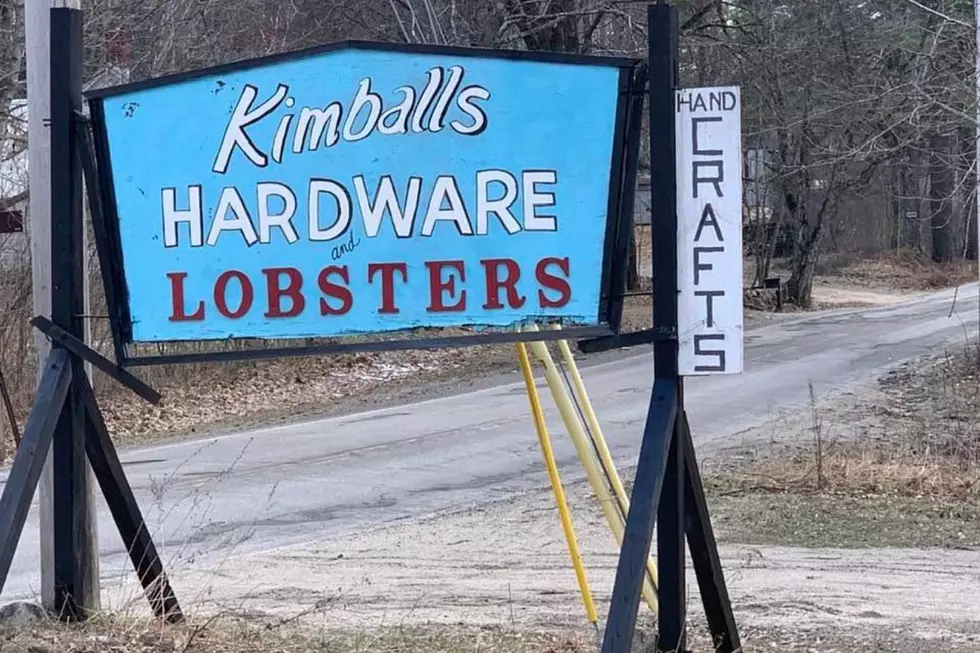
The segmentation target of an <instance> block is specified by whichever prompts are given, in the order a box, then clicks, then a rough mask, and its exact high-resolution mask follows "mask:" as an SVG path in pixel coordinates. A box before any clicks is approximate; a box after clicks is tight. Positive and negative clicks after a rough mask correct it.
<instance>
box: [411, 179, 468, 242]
mask: <svg viewBox="0 0 980 653" xmlns="http://www.w3.org/2000/svg"><path fill="white" fill-rule="evenodd" d="M446 202H448V206H447V207H445V208H443V204H444V203H446ZM442 220H446V221H448V222H454V223H456V229H457V230H458V231H459V233H460V234H462V235H464V236H472V235H473V227H471V226H470V219H469V216H467V215H466V207H465V206H464V205H463V198H462V197H461V196H460V194H459V188H458V187H457V186H456V179H455V177H450V176H445V175H443V176H440V177H438V178H437V179H436V183H435V188H433V190H432V197H431V198H430V199H429V208H428V209H427V210H426V212H425V221H423V222H422V235H423V236H431V235H432V231H433V229H435V226H436V222H439V221H442Z"/></svg>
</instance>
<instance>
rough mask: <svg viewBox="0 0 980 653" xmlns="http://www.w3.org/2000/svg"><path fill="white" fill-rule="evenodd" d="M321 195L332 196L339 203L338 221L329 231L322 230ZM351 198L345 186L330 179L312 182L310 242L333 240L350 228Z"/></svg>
mask: <svg viewBox="0 0 980 653" xmlns="http://www.w3.org/2000/svg"><path fill="white" fill-rule="evenodd" d="M320 193H327V194H328V195H332V196H333V198H334V200H336V202H337V219H336V220H334V222H333V224H331V225H330V226H329V227H328V228H327V229H321V228H320ZM350 203H351V202H350V196H348V195H347V191H346V190H345V189H344V187H343V186H341V185H340V184H338V183H337V182H335V181H332V180H330V179H313V180H311V181H310V240H316V241H320V240H333V239H334V238H338V237H339V236H341V235H343V233H344V232H345V231H347V228H348V227H349V226H350V208H351V207H350Z"/></svg>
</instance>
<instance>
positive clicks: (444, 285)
mask: <svg viewBox="0 0 980 653" xmlns="http://www.w3.org/2000/svg"><path fill="white" fill-rule="evenodd" d="M425 267H427V268H429V307H428V308H427V309H425V310H427V311H429V312H430V313H448V312H450V311H465V310H466V291H465V290H462V289H461V290H460V291H459V300H458V301H457V302H456V303H455V304H453V305H452V306H446V305H445V304H443V303H442V294H443V293H444V292H448V293H449V299H452V298H453V297H455V296H456V275H454V274H453V273H452V272H450V273H449V279H447V280H446V281H443V280H442V270H443V268H450V269H455V270H456V272H458V273H459V280H460V281H461V282H462V281H466V271H465V269H464V268H463V262H462V261H426V263H425Z"/></svg>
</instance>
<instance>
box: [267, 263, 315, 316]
mask: <svg viewBox="0 0 980 653" xmlns="http://www.w3.org/2000/svg"><path fill="white" fill-rule="evenodd" d="M262 274H264V275H265V285H266V288H267V292H268V293H269V310H268V311H266V313H265V316H266V317H296V316H297V315H299V314H300V313H302V312H303V309H304V308H306V299H305V298H304V297H303V294H302V293H301V292H300V290H302V288H303V275H302V274H300V272H299V270H297V269H295V268H268V269H265V270H262ZM282 275H286V276H287V277H289V285H288V286H286V287H285V288H282V287H280V286H279V279H280V277H282ZM283 297H289V299H290V306H289V310H288V311H284V310H282V298H283Z"/></svg>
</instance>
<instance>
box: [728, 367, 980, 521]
mask: <svg viewBox="0 0 980 653" xmlns="http://www.w3.org/2000/svg"><path fill="white" fill-rule="evenodd" d="M879 386H880V390H881V392H880V393H879V394H878V396H877V397H876V398H874V399H873V400H869V401H866V402H865V403H863V404H861V405H859V406H856V407H854V408H853V409H852V411H850V413H847V414H845V415H842V416H837V418H844V419H847V420H857V422H856V423H852V424H850V426H851V428H852V429H853V431H852V432H856V433H858V434H859V435H858V437H847V438H837V437H834V435H833V429H832V426H833V424H831V423H828V417H827V416H824V415H822V414H821V413H820V410H819V408H818V407H817V406H816V405H815V403H814V404H813V405H812V406H811V416H810V417H809V420H808V421H809V431H810V433H809V435H810V442H809V443H808V444H807V445H805V446H795V447H792V448H790V447H781V448H777V449H776V450H775V451H773V452H770V454H769V455H765V456H762V457H760V458H756V459H754V460H750V461H748V462H746V463H744V464H743V465H741V466H740V467H739V468H738V469H737V470H736V471H733V472H731V473H729V474H722V475H718V476H717V477H716V483H718V484H720V485H719V486H718V489H719V490H721V491H724V488H722V487H721V485H727V486H728V489H729V490H730V491H741V490H757V491H767V492H794V493H821V494H836V495H842V494H848V495H855V496H870V495H879V496H884V495H888V496H902V497H930V498H934V499H937V500H942V501H947V502H950V501H951V502H961V501H976V500H977V499H978V498H980V367H978V358H977V351H976V350H975V349H974V348H972V347H971V348H968V349H964V350H962V351H960V352H957V353H956V354H955V355H948V356H943V357H941V358H940V359H939V360H932V361H929V362H927V363H925V364H923V363H921V362H920V363H919V364H908V365H905V366H903V367H901V368H899V369H897V370H895V371H893V372H891V373H890V374H888V375H887V376H885V377H883V378H882V379H881V380H880V381H879ZM829 419H830V420H831V421H833V420H834V419H835V417H833V416H831V417H830V418H829ZM862 420H863V421H864V423H861V421H862Z"/></svg>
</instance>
